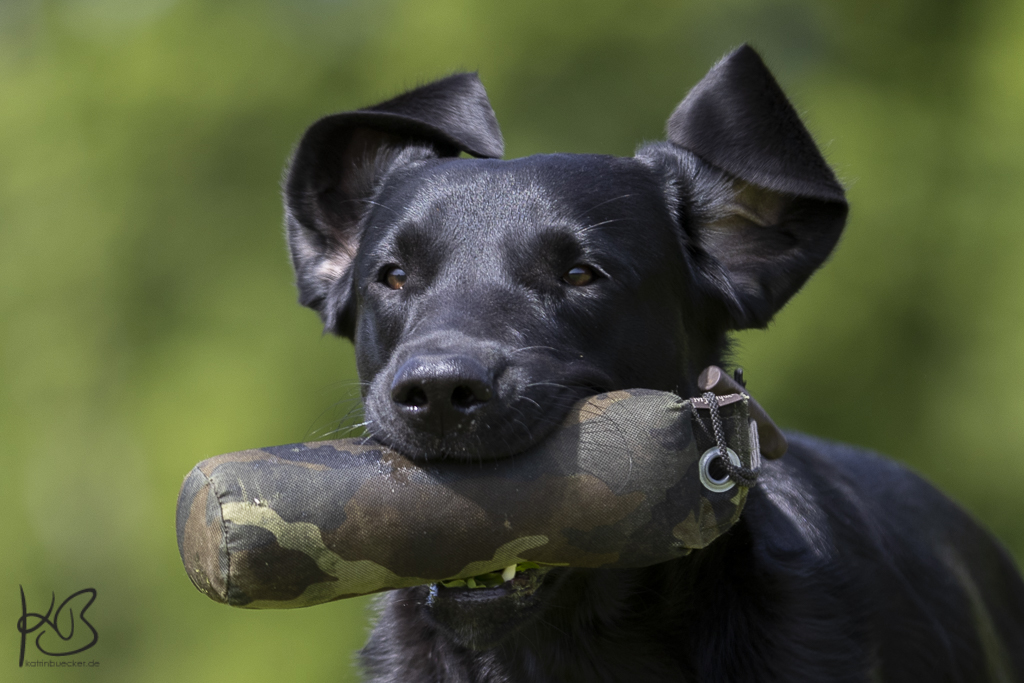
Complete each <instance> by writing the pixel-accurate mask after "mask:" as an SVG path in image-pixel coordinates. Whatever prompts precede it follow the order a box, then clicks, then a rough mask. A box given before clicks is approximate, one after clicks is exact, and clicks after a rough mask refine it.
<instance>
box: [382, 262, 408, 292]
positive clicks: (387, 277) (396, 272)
mask: <svg viewBox="0 0 1024 683" xmlns="http://www.w3.org/2000/svg"><path fill="white" fill-rule="evenodd" d="M408 277H409V276H408V275H406V274H405V271H404V270H402V269H401V268H399V267H398V266H394V267H393V268H388V269H387V271H386V272H385V273H384V284H386V285H387V286H388V287H390V288H391V289H401V288H402V287H404V286H405V281H406V280H407V279H408Z"/></svg>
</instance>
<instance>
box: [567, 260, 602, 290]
mask: <svg viewBox="0 0 1024 683" xmlns="http://www.w3.org/2000/svg"><path fill="white" fill-rule="evenodd" d="M596 279H597V271H596V270H594V269H593V268H591V267H590V266H585V265H583V264H580V265H576V266H573V267H572V268H570V269H569V270H567V271H566V272H565V275H563V276H562V280H563V281H564V282H565V283H567V284H570V285H572V286H573V287H582V286H584V285H589V284H590V283H591V282H593V281H594V280H596Z"/></svg>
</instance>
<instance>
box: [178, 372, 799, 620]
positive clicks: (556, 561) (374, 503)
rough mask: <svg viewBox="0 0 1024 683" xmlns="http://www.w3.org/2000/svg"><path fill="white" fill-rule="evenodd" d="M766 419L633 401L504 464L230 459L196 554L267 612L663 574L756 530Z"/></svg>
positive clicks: (181, 535)
mask: <svg viewBox="0 0 1024 683" xmlns="http://www.w3.org/2000/svg"><path fill="white" fill-rule="evenodd" d="M716 370H717V368H716ZM706 374H707V373H705V375H702V382H704V383H705V384H708V383H709V382H707V381H706V380H707V378H706ZM730 386H735V387H736V388H737V389H738V388H739V387H738V385H734V384H731V385H730ZM702 388H711V387H708V386H703V387H702ZM718 390H719V391H721V387H718ZM752 413H753V414H754V416H755V417H759V416H760V415H762V413H761V411H760V409H759V407H758V406H757V404H756V403H754V402H753V401H752V399H750V398H749V396H748V395H746V394H745V393H729V394H726V395H723V396H718V397H716V396H715V394H714V393H711V392H709V393H706V394H704V397H702V398H693V399H687V400H682V399H680V398H679V397H678V396H676V395H674V394H669V393H663V392H656V391H647V390H630V391H616V392H612V393H607V394H601V395H598V396H592V397H590V398H587V399H585V400H583V401H581V402H580V403H578V404H576V406H575V407H574V408H573V409H572V410H571V411H570V413H569V415H568V416H567V417H566V419H565V420H564V422H563V423H562V424H561V425H560V426H559V427H558V428H557V429H556V430H555V431H554V432H553V433H552V434H551V435H550V436H549V437H548V438H547V439H545V440H544V441H543V442H541V443H540V444H537V445H536V446H535V447H533V448H532V449H531V450H529V451H526V452H524V453H522V454H519V455H515V456H511V457H507V458H502V459H497V460H484V461H478V462H461V461H452V460H439V461H429V462H424V461H422V460H410V459H408V458H406V457H403V456H402V455H399V454H398V453H395V452H394V451H391V450H388V449H387V448H385V447H383V446H381V445H380V444H378V443H375V442H372V441H369V440H367V439H344V440H336V441H321V442H315V443H304V444H294V445H289V446H277V447H273V448H262V449H254V450H248V451H241V452H238V453H229V454H227V455H221V456H218V457H215V458H211V459H209V460H206V461H204V462H201V463H199V465H197V466H196V467H195V468H194V469H193V470H192V471H191V472H190V473H189V475H188V476H187V477H186V479H185V482H184V484H183V485H182V488H181V493H180V495H179V498H178V513H177V527H178V548H179V551H180V552H181V557H182V561H183V562H184V564H185V568H186V570H187V571H188V575H189V578H191V579H192V582H193V583H194V584H195V585H196V587H197V588H198V589H199V590H200V591H202V592H203V593H205V594H206V595H208V596H209V597H211V598H213V599H214V600H217V601H219V602H225V603H228V604H230V605H236V606H240V607H250V608H284V607H306V606H309V605H315V604H318V603H322V602H327V601H330V600H337V599H340V598H347V597H352V596H356V595H365V594H367V593H374V592H377V591H383V590H388V589H393V588H402V587H407V586H415V585H421V584H434V583H441V584H442V585H448V586H469V587H476V586H493V585H497V584H499V583H501V582H502V581H506V580H513V578H514V577H515V575H516V573H517V572H519V571H523V570H526V569H533V568H538V567H541V568H543V567H545V566H571V567H642V566H646V565H652V564H655V563H658V562H664V561H666V560H670V559H673V558H676V557H680V556H682V555H685V554H687V553H689V552H690V551H691V550H693V549H696V548H703V547H704V546H706V545H707V544H708V543H710V542H711V541H713V540H714V539H715V538H717V537H718V536H720V535H721V534H722V533H723V532H724V531H726V530H727V529H728V528H729V527H730V526H732V525H733V524H734V523H735V522H736V520H737V519H738V518H739V515H740V512H741V510H742V509H743V504H744V502H745V501H746V496H747V489H748V487H749V486H751V485H753V484H754V481H755V479H756V476H757V469H758V467H759V463H760V460H759V452H758V451H759V446H758V435H757V434H758V430H757V426H756V425H755V422H754V420H753V419H752V418H751V414H752ZM757 422H758V423H762V420H761V419H758V420H757ZM768 424H770V422H769V423H768ZM771 426H772V427H774V425H771ZM762 427H763V425H762ZM761 432H762V437H761V438H762V440H764V439H765V436H766V434H767V435H768V436H769V437H774V436H775V435H776V434H777V432H767V431H766V430H765V429H764V428H762V430H761ZM779 436H781V435H779ZM723 443H724V446H725V448H726V454H727V458H721V457H718V456H719V453H720V448H721V446H720V445H719V444H723ZM773 448H774V445H773ZM782 448H783V449H784V448H785V446H784V445H783V446H782ZM761 450H763V452H764V453H765V454H766V455H768V456H772V455H775V454H773V453H771V452H770V451H769V450H768V449H766V448H761ZM534 574H536V572H534Z"/></svg>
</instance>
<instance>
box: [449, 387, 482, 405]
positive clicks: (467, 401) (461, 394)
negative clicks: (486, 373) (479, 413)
mask: <svg viewBox="0 0 1024 683" xmlns="http://www.w3.org/2000/svg"><path fill="white" fill-rule="evenodd" d="M489 400H491V389H490V387H488V386H486V385H484V384H480V385H479V386H468V385H465V384H460V385H459V386H457V387H455V389H454V390H452V405H453V406H455V407H456V408H461V409H462V410H466V409H468V408H472V407H473V406H475V405H476V404H478V403H486V402H487V401H489Z"/></svg>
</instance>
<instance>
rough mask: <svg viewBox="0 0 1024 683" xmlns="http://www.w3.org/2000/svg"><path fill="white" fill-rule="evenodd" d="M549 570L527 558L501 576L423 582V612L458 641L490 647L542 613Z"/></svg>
mask: <svg viewBox="0 0 1024 683" xmlns="http://www.w3.org/2000/svg"><path fill="white" fill-rule="evenodd" d="M513 568H514V569H515V572H514V574H513V573H512V571H511V569H513ZM552 569H553V568H552V567H541V566H538V565H536V564H534V563H529V562H527V563H522V564H520V565H514V566H513V567H511V568H509V569H507V570H506V572H505V573H504V574H505V575H504V576H503V573H501V572H493V573H491V574H483V575H480V576H478V577H471V578H469V579H459V580H456V581H445V582H441V583H436V584H431V585H429V586H424V587H423V588H424V589H426V591H427V595H426V601H425V604H426V608H427V613H428V614H429V615H430V618H431V620H432V621H433V622H434V623H435V624H436V625H437V626H438V627H439V628H440V629H441V630H443V631H445V632H446V633H447V634H448V635H449V636H451V637H452V638H453V639H454V640H455V641H456V642H458V643H460V644H461V645H463V646H465V647H468V648H470V649H474V650H483V649H487V648H490V647H493V646H494V645H496V644H497V643H499V642H501V641H502V640H504V639H505V638H507V637H508V636H509V635H510V634H511V633H513V632H515V631H516V630H517V629H518V628H519V627H521V626H522V625H524V624H525V623H527V622H528V621H529V620H530V619H531V618H532V617H533V616H535V615H536V614H538V613H539V612H540V610H541V609H542V606H543V603H542V600H541V596H540V593H542V592H543V587H544V584H545V581H546V579H548V577H549V572H551V570H552Z"/></svg>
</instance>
